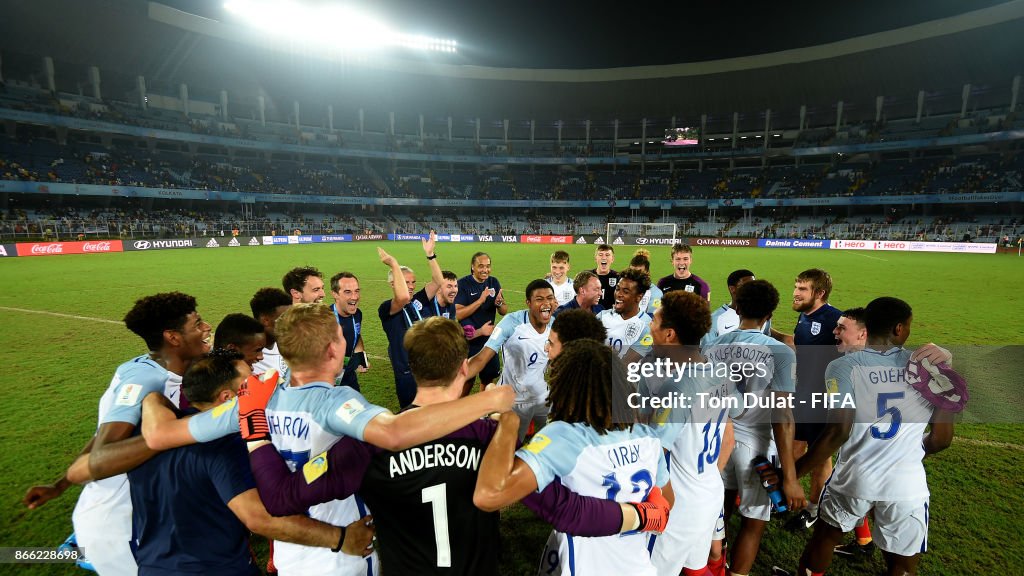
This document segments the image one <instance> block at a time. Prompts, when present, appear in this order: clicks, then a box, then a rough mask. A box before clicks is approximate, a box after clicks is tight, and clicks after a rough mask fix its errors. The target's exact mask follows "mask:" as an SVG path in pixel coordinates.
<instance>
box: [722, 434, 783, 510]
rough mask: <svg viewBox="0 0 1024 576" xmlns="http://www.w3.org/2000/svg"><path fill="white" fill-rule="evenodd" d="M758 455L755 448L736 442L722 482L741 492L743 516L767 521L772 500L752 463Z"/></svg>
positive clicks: (729, 487) (728, 488)
mask: <svg viewBox="0 0 1024 576" xmlns="http://www.w3.org/2000/svg"><path fill="white" fill-rule="evenodd" d="M758 455H759V454H758V452H757V451H756V450H755V449H754V448H751V447H750V446H748V445H746V444H744V443H742V442H736V448H735V449H734V450H733V452H732V456H730V457H729V462H728V463H726V465H725V469H724V470H723V471H722V483H723V484H724V485H725V489H726V490H736V491H738V492H739V493H740V505H739V507H738V508H737V511H738V512H739V513H740V515H741V516H743V517H744V518H750V519H752V520H763V521H765V522H767V521H768V520H771V517H772V501H771V499H770V498H768V492H767V491H765V489H764V486H763V485H762V484H761V477H760V476H759V475H758V474H757V470H754V467H753V466H751V465H750V461H751V460H753V459H754V457H755V456H758ZM760 455H761V456H765V455H766V454H764V453H763V452H762V453H760Z"/></svg>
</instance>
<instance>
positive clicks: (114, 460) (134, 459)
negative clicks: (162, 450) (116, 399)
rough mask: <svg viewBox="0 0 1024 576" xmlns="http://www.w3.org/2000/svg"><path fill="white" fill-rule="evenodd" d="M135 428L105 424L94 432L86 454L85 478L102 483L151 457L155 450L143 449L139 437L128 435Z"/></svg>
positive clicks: (141, 440) (110, 423) (116, 423)
mask: <svg viewBox="0 0 1024 576" xmlns="http://www.w3.org/2000/svg"><path fill="white" fill-rule="evenodd" d="M134 431H135V425H134V424H131V423H128V422H107V423H106V424H103V425H101V426H100V429H99V430H97V431H96V442H95V444H93V449H92V452H90V453H89V475H90V476H91V477H92V478H93V479H95V480H102V479H103V478H109V477H111V476H116V475H117V474H122V473H124V472H127V471H129V470H131V469H133V468H135V467H137V466H138V465H139V464H142V463H143V462H145V461H146V460H149V459H150V458H152V457H153V456H156V454H157V451H156V450H153V449H151V448H149V447H148V446H146V441H145V439H143V438H142V437H141V436H134V437H133V436H132V433H133V432H134Z"/></svg>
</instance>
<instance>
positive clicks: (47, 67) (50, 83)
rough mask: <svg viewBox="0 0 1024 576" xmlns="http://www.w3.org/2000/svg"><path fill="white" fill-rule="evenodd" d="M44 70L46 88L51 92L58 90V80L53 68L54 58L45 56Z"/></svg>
mask: <svg viewBox="0 0 1024 576" xmlns="http://www.w3.org/2000/svg"><path fill="white" fill-rule="evenodd" d="M43 72H44V73H45V74H46V89H47V90H49V91H50V92H53V93H56V92H57V81H56V79H55V78H54V70H53V58H50V57H49V56H46V57H44V58H43Z"/></svg>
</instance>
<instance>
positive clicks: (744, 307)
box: [663, 280, 779, 319]
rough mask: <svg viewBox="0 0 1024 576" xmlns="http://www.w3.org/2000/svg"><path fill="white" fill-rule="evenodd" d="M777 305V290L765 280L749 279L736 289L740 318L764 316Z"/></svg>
mask: <svg viewBox="0 0 1024 576" xmlns="http://www.w3.org/2000/svg"><path fill="white" fill-rule="evenodd" d="M663 302H664V301H663ZM778 306H779V291H778V290H776V289H775V286H772V283H771V282H769V281H767V280H751V281H750V282H746V283H744V284H742V285H741V286H740V287H739V288H737V289H736V313H737V314H739V315H740V318H757V319H761V318H765V317H768V316H771V314H772V313H773V312H775V308H777V307H778Z"/></svg>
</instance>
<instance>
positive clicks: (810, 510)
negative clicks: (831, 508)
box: [807, 502, 818, 516]
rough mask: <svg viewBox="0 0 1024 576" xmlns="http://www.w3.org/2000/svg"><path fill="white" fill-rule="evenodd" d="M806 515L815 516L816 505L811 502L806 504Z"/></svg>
mask: <svg viewBox="0 0 1024 576" xmlns="http://www.w3.org/2000/svg"><path fill="white" fill-rule="evenodd" d="M807 513H808V514H810V515H811V516H815V515H817V514H818V505H817V504H814V503H813V502H812V503H809V504H807Z"/></svg>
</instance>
